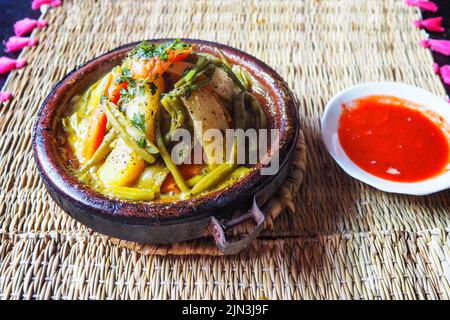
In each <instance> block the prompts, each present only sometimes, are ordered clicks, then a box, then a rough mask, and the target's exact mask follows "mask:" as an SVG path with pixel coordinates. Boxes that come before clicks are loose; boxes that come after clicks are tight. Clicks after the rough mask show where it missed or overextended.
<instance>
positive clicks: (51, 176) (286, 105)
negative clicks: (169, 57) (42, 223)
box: [33, 38, 299, 224]
mask: <svg viewBox="0 0 450 320" xmlns="http://www.w3.org/2000/svg"><path fill="white" fill-rule="evenodd" d="M171 40H173V39H171V38H164V39H151V40H147V41H149V42H151V43H161V42H166V41H171ZM181 40H182V41H184V42H187V43H191V44H195V45H196V46H197V47H198V48H199V49H200V50H201V51H204V52H212V51H214V50H215V49H217V48H218V49H220V50H221V51H222V52H223V53H224V54H225V56H226V57H227V58H228V59H230V60H231V61H232V62H233V63H238V64H239V65H242V66H243V67H245V68H246V69H247V70H248V71H250V72H251V74H252V75H253V76H254V77H255V78H257V80H258V81H259V82H260V84H261V85H262V86H263V88H264V89H265V90H266V91H268V95H269V96H270V99H269V100H270V103H271V104H272V106H271V110H273V111H274V112H272V114H267V116H268V117H269V118H270V117H272V119H273V122H274V123H276V125H277V126H279V129H280V143H279V163H280V170H279V171H281V168H282V166H284V165H286V163H287V162H288V160H289V158H290V155H291V153H292V151H293V148H294V145H295V142H296V139H297V133H298V130H299V119H298V115H297V102H296V100H295V97H294V95H293V94H292V92H291V91H290V89H289V88H288V85H287V84H286V82H285V81H284V80H283V79H282V78H281V76H280V75H278V73H277V72H276V71H275V70H273V69H272V68H271V67H269V66H268V65H267V64H265V63H264V62H262V61H261V60H259V59H257V58H255V57H253V56H251V55H250V54H247V53H245V52H243V51H241V50H238V49H235V48H232V47H229V46H226V45H223V44H219V43H215V42H209V41H204V40H197V39H181ZM138 43H139V42H135V43H130V44H126V45H123V46H121V47H118V48H116V49H114V50H111V51H109V52H107V53H105V54H103V55H100V56H98V57H96V58H94V59H92V60H90V61H89V62H87V63H85V64H83V65H82V66H79V67H77V68H75V69H74V70H73V71H71V72H70V73H68V74H67V75H66V76H65V77H64V78H63V79H62V80H61V81H60V82H58V83H57V84H56V85H55V87H54V88H53V89H52V90H51V92H50V93H49V94H48V96H47V97H46V99H45V100H44V102H43V103H42V105H41V107H40V109H39V111H38V113H37V117H36V121H35V125H34V127H33V152H34V157H35V161H36V164H37V168H38V171H39V173H40V174H41V177H42V179H43V180H44V183H45V185H46V187H47V188H49V189H50V191H51V192H50V194H52V193H56V194H58V196H59V197H60V198H62V199H63V202H65V201H67V202H70V204H71V206H72V207H76V208H79V209H80V210H83V211H84V212H89V213H91V214H93V215H94V216H97V217H99V218H107V219H113V220H115V221H130V220H132V221H135V222H138V223H139V221H140V222H144V223H149V222H153V223H156V224H158V223H162V222H163V221H166V222H169V223H170V221H175V220H177V219H178V218H181V217H183V218H190V219H194V220H195V219H196V218H201V217H205V216H208V215H214V214H216V213H221V209H222V208H224V207H227V206H230V205H231V206H233V204H234V206H235V207H238V204H239V203H240V202H241V201H243V200H244V198H245V199H248V198H249V197H251V196H252V195H254V194H255V193H256V192H258V191H259V190H261V189H262V188H263V187H264V186H266V185H267V184H268V183H270V181H271V180H272V179H273V178H274V177H275V176H276V175H275V176H264V175H261V173H260V168H261V165H262V164H261V163H258V164H257V165H256V166H255V167H253V168H252V171H251V172H250V173H249V174H248V175H247V176H246V177H244V178H243V179H241V180H239V181H237V182H236V183H234V184H232V185H230V186H229V187H226V188H224V189H221V190H218V191H213V192H210V193H208V194H205V195H203V196H200V197H195V198H193V199H188V200H178V201H175V202H162V201H152V202H131V201H123V200H117V199H111V198H108V197H107V196H105V195H102V194H100V193H99V192H96V191H94V190H93V189H91V188H90V187H89V186H87V185H85V184H83V183H82V182H80V181H79V180H78V179H77V178H76V177H74V176H73V175H72V174H71V173H70V172H69V170H68V168H66V167H65V166H64V165H63V164H62V161H61V159H60V157H59V156H58V155H57V144H56V139H55V134H56V127H55V125H56V121H57V120H58V116H59V115H60V112H62V110H61V108H60V107H61V106H64V105H65V104H66V103H67V101H68V99H70V98H71V97H72V96H73V95H74V94H76V93H79V91H77V92H71V90H72V88H73V87H74V86H76V83H77V82H78V81H80V82H82V80H83V79H84V80H85V79H86V77H89V75H90V76H92V77H93V75H94V74H96V76H97V78H98V77H99V76H100V75H101V72H99V71H98V70H101V69H102V68H103V66H108V68H109V66H112V65H114V64H117V63H119V62H120V61H121V59H122V58H120V59H119V58H118V57H123V56H124V55H125V54H126V53H127V52H128V51H129V50H130V49H131V48H133V47H134V46H136V45H137V44H138ZM103 69H104V68H103ZM105 70H106V69H105ZM91 83H92V81H91ZM84 88H85V86H84ZM64 101H65V102H64ZM275 111H277V112H275ZM266 113H267V112H266ZM55 119H56V120H55ZM62 207H63V209H65V206H64V203H63V205H62ZM124 219H125V220H124ZM178 220H179V219H178Z"/></svg>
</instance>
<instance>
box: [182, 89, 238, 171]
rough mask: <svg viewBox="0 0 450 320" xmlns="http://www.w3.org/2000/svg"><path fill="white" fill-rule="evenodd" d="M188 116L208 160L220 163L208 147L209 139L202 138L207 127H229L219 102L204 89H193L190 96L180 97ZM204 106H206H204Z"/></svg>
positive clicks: (212, 162) (220, 128) (224, 128)
mask: <svg viewBox="0 0 450 320" xmlns="http://www.w3.org/2000/svg"><path fill="white" fill-rule="evenodd" d="M181 99H182V101H183V102H184V104H185V106H186V109H187V111H188V113H189V116H190V118H191V120H192V122H193V127H194V134H195V136H196V138H197V139H198V140H199V141H200V142H201V143H202V146H203V148H204V151H205V153H206V157H207V159H208V162H209V163H211V164H214V163H222V162H223V158H222V159H217V158H216V156H215V155H214V154H213V152H212V151H213V150H212V149H211V148H209V145H210V143H211V141H208V140H206V139H204V138H203V133H204V132H205V131H206V130H208V129H219V130H226V129H228V128H229V126H228V122H227V119H226V117H225V113H224V112H223V109H222V107H221V106H220V104H219V102H218V101H217V100H216V99H215V98H214V96H213V95H212V94H211V93H209V92H208V90H206V89H199V90H197V91H194V92H193V93H192V94H191V96H190V97H188V98H187V97H183V98H181ZM205 106H208V107H207V108H205Z"/></svg>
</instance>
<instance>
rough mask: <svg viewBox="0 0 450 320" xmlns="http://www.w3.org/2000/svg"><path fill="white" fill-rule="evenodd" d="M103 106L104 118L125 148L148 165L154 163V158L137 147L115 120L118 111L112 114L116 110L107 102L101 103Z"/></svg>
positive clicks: (134, 141)
mask: <svg viewBox="0 0 450 320" xmlns="http://www.w3.org/2000/svg"><path fill="white" fill-rule="evenodd" d="M103 106H104V110H105V113H106V117H107V118H108V122H110V123H111V125H112V127H113V128H114V130H116V132H117V134H118V135H119V136H120V137H121V138H122V139H123V141H124V142H125V143H126V144H127V146H128V147H129V148H131V149H132V150H133V151H134V152H136V153H137V154H138V155H139V156H140V157H141V158H142V159H144V160H145V161H147V162H148V163H150V164H151V163H153V162H155V157H154V156H153V155H152V154H151V153H150V152H149V151H148V150H147V149H144V148H141V147H139V145H138V144H137V142H136V140H135V139H134V138H133V137H132V136H131V135H130V134H129V133H128V132H127V130H126V128H125V127H124V126H122V124H121V123H120V121H119V120H118V119H117V117H116V116H117V115H118V113H119V111H117V112H114V110H117V109H115V106H114V104H112V103H110V102H107V103H103Z"/></svg>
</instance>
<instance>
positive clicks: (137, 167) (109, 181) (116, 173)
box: [98, 138, 145, 187]
mask: <svg viewBox="0 0 450 320" xmlns="http://www.w3.org/2000/svg"><path fill="white" fill-rule="evenodd" d="M144 168H145V162H144V160H143V159H142V158H141V157H139V156H138V155H137V154H136V153H135V152H134V151H133V150H131V149H130V148H129V147H128V146H127V145H126V144H125V142H124V141H123V140H122V139H120V138H119V139H118V140H117V144H116V146H115V147H114V149H113V150H112V151H111V153H110V154H109V155H108V157H107V158H106V160H105V162H104V163H103V164H102V166H101V167H100V169H99V170H98V175H99V178H100V180H101V181H102V183H103V184H104V185H106V186H110V187H112V186H129V185H131V184H132V183H133V182H134V181H135V180H136V179H137V178H138V177H139V175H140V174H141V172H142V170H144Z"/></svg>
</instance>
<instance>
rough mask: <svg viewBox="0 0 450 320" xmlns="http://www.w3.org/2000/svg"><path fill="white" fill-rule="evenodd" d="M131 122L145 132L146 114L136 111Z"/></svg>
mask: <svg viewBox="0 0 450 320" xmlns="http://www.w3.org/2000/svg"><path fill="white" fill-rule="evenodd" d="M131 124H132V125H133V126H135V127H136V128H138V129H140V130H141V131H142V132H144V133H145V115H143V114H138V113H135V114H134V115H133V119H132V120H131Z"/></svg>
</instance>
